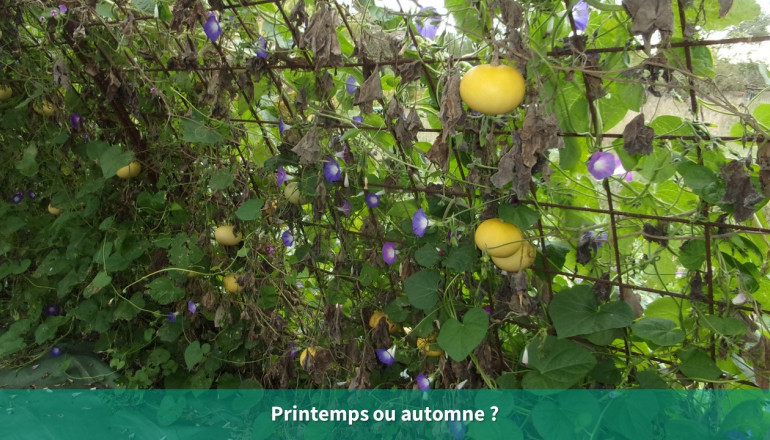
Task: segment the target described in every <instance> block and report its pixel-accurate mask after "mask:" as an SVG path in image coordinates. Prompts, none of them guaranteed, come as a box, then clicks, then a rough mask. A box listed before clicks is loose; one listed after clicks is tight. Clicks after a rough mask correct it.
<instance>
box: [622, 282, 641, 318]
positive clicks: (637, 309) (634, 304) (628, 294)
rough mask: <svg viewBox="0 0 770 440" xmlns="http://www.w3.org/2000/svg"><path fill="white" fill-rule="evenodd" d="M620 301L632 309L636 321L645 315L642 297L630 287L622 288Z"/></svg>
mask: <svg viewBox="0 0 770 440" xmlns="http://www.w3.org/2000/svg"><path fill="white" fill-rule="evenodd" d="M620 300H621V301H623V302H625V303H626V304H628V306H629V307H631V311H632V312H633V314H634V319H636V318H639V317H641V316H642V314H644V308H642V296H641V295H639V294H638V293H636V292H634V291H633V290H631V288H630V287H627V286H623V287H621V288H620Z"/></svg>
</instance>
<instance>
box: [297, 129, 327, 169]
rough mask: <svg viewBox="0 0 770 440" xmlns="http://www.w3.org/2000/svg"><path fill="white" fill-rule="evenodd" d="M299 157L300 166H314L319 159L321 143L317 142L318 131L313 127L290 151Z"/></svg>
mask: <svg viewBox="0 0 770 440" xmlns="http://www.w3.org/2000/svg"><path fill="white" fill-rule="evenodd" d="M291 151H293V152H294V153H296V154H297V156H299V164H300V165H310V164H315V163H317V162H318V161H319V160H320V159H321V142H319V140H318V130H317V129H316V128H315V127H313V128H311V129H310V130H309V131H308V132H307V133H306V134H305V136H303V137H302V139H300V141H299V142H297V145H295V146H294V148H292V149H291Z"/></svg>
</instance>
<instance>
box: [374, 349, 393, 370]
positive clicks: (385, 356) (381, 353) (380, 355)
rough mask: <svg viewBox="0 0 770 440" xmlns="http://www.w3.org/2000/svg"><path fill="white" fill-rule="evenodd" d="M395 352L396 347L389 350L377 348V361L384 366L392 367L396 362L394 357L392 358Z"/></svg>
mask: <svg viewBox="0 0 770 440" xmlns="http://www.w3.org/2000/svg"><path fill="white" fill-rule="evenodd" d="M395 352H396V346H395V345H394V346H393V347H391V348H390V350H385V349H384V348H378V349H377V359H379V360H380V362H382V363H383V364H385V365H388V366H390V365H393V362H395V361H396V357H395V356H394V354H395Z"/></svg>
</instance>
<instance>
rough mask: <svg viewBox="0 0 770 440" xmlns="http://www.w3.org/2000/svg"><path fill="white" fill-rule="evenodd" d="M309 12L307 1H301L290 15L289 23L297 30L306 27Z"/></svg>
mask: <svg viewBox="0 0 770 440" xmlns="http://www.w3.org/2000/svg"><path fill="white" fill-rule="evenodd" d="M308 18H309V17H308V15H307V11H305V0H299V1H298V2H297V4H295V5H294V8H292V10H291V12H290V13H289V23H291V24H293V25H294V27H295V28H298V27H302V26H305V25H306V24H307V20H308Z"/></svg>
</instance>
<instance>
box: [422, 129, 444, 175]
mask: <svg viewBox="0 0 770 440" xmlns="http://www.w3.org/2000/svg"><path fill="white" fill-rule="evenodd" d="M425 157H427V158H428V160H430V161H431V162H433V163H435V164H436V165H437V166H438V167H439V168H441V170H442V171H444V172H447V171H448V170H449V144H448V143H447V141H446V140H444V137H443V136H436V140H434V141H433V145H432V146H431V147H430V150H428V152H427V153H425Z"/></svg>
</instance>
